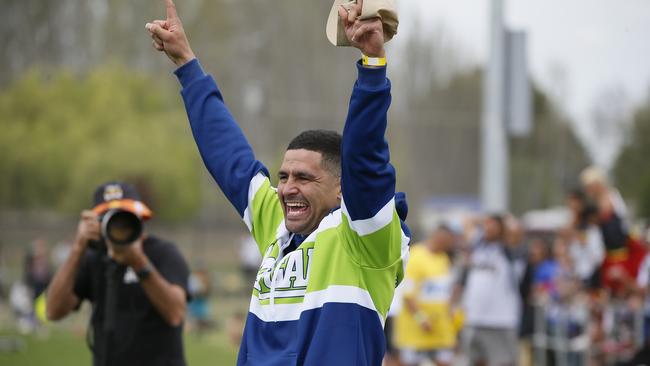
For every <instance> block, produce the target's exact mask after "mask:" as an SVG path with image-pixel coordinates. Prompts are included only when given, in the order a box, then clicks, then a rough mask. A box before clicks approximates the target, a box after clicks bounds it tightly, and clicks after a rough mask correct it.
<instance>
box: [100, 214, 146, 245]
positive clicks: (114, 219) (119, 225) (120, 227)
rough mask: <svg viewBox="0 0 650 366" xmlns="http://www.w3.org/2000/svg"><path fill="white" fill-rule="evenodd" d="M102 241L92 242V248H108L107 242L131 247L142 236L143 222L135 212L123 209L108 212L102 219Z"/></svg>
mask: <svg viewBox="0 0 650 366" xmlns="http://www.w3.org/2000/svg"><path fill="white" fill-rule="evenodd" d="M99 221H100V227H101V235H102V240H100V241H95V240H91V241H90V242H89V245H90V247H91V248H95V249H104V248H106V240H109V241H110V242H111V243H113V244H115V245H130V244H132V243H133V242H135V241H136V240H138V238H140V236H141V235H142V229H143V226H142V220H141V219H140V217H138V215H136V214H134V213H133V212H130V211H127V210H122V209H111V210H108V211H106V213H105V214H103V215H102V216H101V217H100V219H99Z"/></svg>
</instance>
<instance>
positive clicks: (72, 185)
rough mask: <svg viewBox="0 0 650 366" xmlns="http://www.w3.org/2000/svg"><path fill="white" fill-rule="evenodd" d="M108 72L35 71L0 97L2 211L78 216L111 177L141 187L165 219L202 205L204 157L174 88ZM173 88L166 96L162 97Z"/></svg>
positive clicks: (116, 69) (112, 70)
mask: <svg viewBox="0 0 650 366" xmlns="http://www.w3.org/2000/svg"><path fill="white" fill-rule="evenodd" d="M162 86H163V85H161V83H160V82H158V81H156V80H154V79H152V78H150V77H145V76H143V75H141V74H134V73H131V72H129V71H127V70H126V69H125V68H123V67H119V66H115V65H111V66H104V67H100V68H98V69H96V70H95V71H93V72H91V73H89V74H88V75H86V76H84V77H75V76H72V75H71V74H69V73H66V72H58V73H54V74H53V75H52V76H50V77H46V76H45V73H43V72H40V71H37V70H35V71H31V72H28V73H27V74H26V75H25V76H24V77H23V78H22V79H20V80H18V81H16V82H15V83H13V84H12V85H10V86H9V87H8V88H7V89H6V90H5V91H4V92H2V93H0V130H2V131H3V133H2V134H0V171H2V175H1V176H0V206H1V207H4V208H51V209H55V210H59V211H64V212H68V213H76V212H78V211H79V210H80V209H82V208H85V207H88V206H89V203H90V197H91V194H92V190H93V189H94V188H95V187H96V186H97V185H98V184H100V183H102V182H103V181H106V180H108V179H122V180H126V181H130V182H132V183H134V184H136V185H138V186H139V188H140V189H141V190H142V194H143V196H145V200H146V201H147V202H148V203H150V204H151V205H152V206H153V207H152V208H153V209H154V211H156V214H157V216H159V217H161V218H164V219H171V220H173V219H180V218H184V217H187V216H188V215H191V214H192V213H194V212H195V210H196V209H197V207H198V204H199V189H198V187H199V177H200V174H199V171H200V164H199V162H198V154H197V153H196V151H195V148H194V147H193V143H192V140H191V139H190V138H178V136H179V135H180V136H187V135H189V128H188V127H187V124H186V123H184V121H185V120H186V117H185V116H184V113H183V112H182V109H181V105H180V101H179V98H178V97H177V95H176V93H175V91H176V90H175V88H172V87H168V86H166V85H165V87H164V88H163V87H162ZM164 90H168V91H169V92H164Z"/></svg>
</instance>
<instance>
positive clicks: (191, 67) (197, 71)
mask: <svg viewBox="0 0 650 366" xmlns="http://www.w3.org/2000/svg"><path fill="white" fill-rule="evenodd" d="M174 74H176V77H177V78H178V81H179V82H180V83H181V85H182V86H183V88H185V87H187V86H188V85H190V84H191V83H192V82H194V81H196V80H198V79H200V78H202V77H204V76H205V72H204V71H203V68H202V67H201V63H200V62H199V60H198V59H196V58H195V59H193V60H192V61H190V62H188V63H186V64H185V65H183V66H181V67H179V68H178V69H176V71H174Z"/></svg>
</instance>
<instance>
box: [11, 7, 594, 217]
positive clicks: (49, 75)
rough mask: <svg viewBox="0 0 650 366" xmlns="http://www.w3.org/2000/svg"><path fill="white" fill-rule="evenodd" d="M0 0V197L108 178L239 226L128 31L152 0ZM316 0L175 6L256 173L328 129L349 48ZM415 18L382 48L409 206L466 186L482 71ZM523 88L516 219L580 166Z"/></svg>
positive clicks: (341, 112) (569, 137)
mask: <svg viewBox="0 0 650 366" xmlns="http://www.w3.org/2000/svg"><path fill="white" fill-rule="evenodd" d="M6 2H7V4H6V9H7V11H6V12H4V13H3V15H0V18H2V19H1V20H2V21H0V31H3V32H4V33H3V34H5V37H4V38H3V39H2V40H1V41H0V52H2V54H3V55H8V57H3V58H2V59H0V70H5V71H4V72H2V73H0V90H1V92H0V93H1V95H2V99H1V100H2V102H1V104H0V118H1V120H2V121H1V122H0V123H2V128H3V129H4V130H5V131H7V132H6V133H4V134H3V135H2V137H0V139H2V147H1V149H3V151H2V152H3V154H2V157H1V158H0V159H2V160H0V161H1V163H0V164H1V165H0V168H1V169H2V171H3V173H4V174H2V176H1V177H0V207H11V208H36V207H45V208H52V209H54V210H57V211H60V212H65V213H73V212H75V211H76V210H78V209H79V208H80V207H85V206H86V205H87V199H88V197H89V192H91V190H92V187H94V186H95V185H96V184H97V183H99V182H100V181H101V180H104V179H108V178H111V177H117V178H121V179H126V180H130V181H133V182H135V183H136V184H138V185H139V186H141V188H143V189H144V190H145V196H146V198H148V199H149V200H151V202H150V203H151V204H152V206H154V208H155V209H156V210H157V212H158V214H159V217H162V218H166V219H171V220H178V219H185V220H181V221H192V220H194V219H198V220H199V221H202V222H206V223H207V222H222V223H232V222H235V221H238V218H237V217H236V215H235V214H234V212H232V210H228V209H223V208H224V207H225V206H226V203H225V201H224V200H223V199H221V198H220V197H218V194H217V195H215V189H214V186H213V183H212V182H210V181H209V179H207V178H205V172H204V170H203V168H202V167H201V165H200V164H199V163H197V162H198V161H199V158H198V157H197V156H198V154H197V153H196V151H195V149H194V148H193V147H192V145H193V141H192V139H191V137H190V132H189V129H188V128H187V127H186V125H187V123H186V122H185V121H186V117H185V116H184V114H183V112H182V102H181V100H180V97H179V96H178V94H177V92H178V86H176V85H175V83H174V78H173V76H172V75H170V71H171V70H172V69H173V68H172V66H171V64H170V63H169V61H168V60H167V59H166V58H165V57H164V56H163V55H160V54H157V53H156V52H155V51H154V50H153V49H152V47H151V44H150V38H149V37H148V35H147V34H146V32H145V31H144V30H143V27H144V23H145V22H146V21H149V20H152V19H156V18H161V17H163V16H164V7H163V6H162V1H147V2H142V1H134V0H119V1H106V0H92V1H82V0H62V1H59V2H56V3H54V2H42V1H37V0H7V1H6ZM330 5H331V4H329V3H328V2H297V3H296V2H293V1H280V2H265V1H253V0H251V1H244V2H241V1H233V0H219V1H207V0H184V1H178V2H177V8H178V11H179V14H180V15H181V17H182V19H183V22H184V25H185V27H186V29H187V33H188V35H189V38H190V41H191V42H192V45H193V48H194V51H195V53H196V54H197V55H198V56H199V58H200V60H201V62H202V64H203V65H204V67H205V68H206V70H207V71H208V72H211V73H213V74H214V75H215V78H216V79H217V81H218V82H219V84H220V86H221V88H222V90H223V91H224V96H225V99H226V102H227V103H228V105H229V107H230V108H231V110H232V112H233V114H234V115H235V117H236V118H237V119H238V120H239V122H240V124H241V126H242V128H243V130H244V132H245V133H246V135H247V137H248V139H249V141H250V142H251V144H252V145H253V147H254V148H255V151H256V153H257V155H258V158H259V159H260V160H262V161H264V162H265V163H266V164H267V165H268V166H269V167H270V168H273V167H276V166H278V164H279V161H280V159H281V156H282V152H283V150H284V148H285V146H286V143H287V142H288V141H289V140H290V139H291V138H292V137H293V136H294V135H295V134H296V133H297V132H298V131H300V130H303V129H307V128H329V129H337V130H340V129H341V128H342V122H343V120H344V118H345V113H346V111H347V99H348V97H349V91H350V89H351V85H352V80H353V79H354V77H355V70H354V67H352V63H353V62H354V61H355V59H356V58H357V53H356V52H355V51H354V50H350V49H348V50H345V49H343V50H342V49H335V48H334V47H332V46H331V45H329V43H328V42H327V40H326V38H325V35H324V24H325V19H326V17H327V14H328V11H329V7H330ZM8 14H12V15H11V16H9V15H8ZM421 26H422V25H421V24H412V25H410V26H409V28H410V30H409V31H407V32H403V33H402V34H400V35H399V36H398V37H396V39H395V40H394V41H392V42H391V43H390V44H389V50H388V52H389V55H390V58H391V68H390V70H389V72H390V77H391V79H392V81H393V96H394V102H393V108H392V109H391V115H390V120H391V124H390V127H389V137H390V139H391V148H392V159H393V162H394V164H395V165H396V166H397V167H398V188H399V189H400V190H403V191H406V192H407V193H408V194H409V200H410V202H411V206H412V207H413V208H415V210H413V211H412V212H413V214H412V215H417V212H418V207H419V206H420V205H422V204H424V202H425V201H426V199H427V198H428V197H430V196H432V195H438V196H444V195H456V196H468V197H476V196H478V178H479V171H480V159H479V155H478V154H479V133H480V108H481V100H482V99H481V98H482V83H481V78H482V76H481V75H482V71H481V69H480V68H478V67H477V66H475V65H474V66H472V62H471V61H468V59H469V58H468V57H467V55H466V50H464V49H462V48H461V46H459V45H458V43H457V42H455V41H454V39H453V35H452V34H449V33H448V32H446V30H445V29H444V27H439V28H437V29H436V30H435V31H434V32H430V31H427V32H418V29H420V27H421ZM61 70H69V71H61ZM534 95H535V98H534V108H535V127H534V132H533V134H531V135H530V136H528V137H526V138H523V139H522V138H519V139H512V141H511V149H510V153H511V155H512V169H511V176H512V177H511V179H512V181H511V186H512V187H513V189H512V196H511V202H512V208H513V211H514V212H516V213H522V212H524V211H525V210H528V209H531V208H539V207H549V206H552V205H557V204H561V203H562V202H563V199H564V193H565V192H566V191H567V190H568V189H569V188H571V187H572V186H573V185H574V184H576V183H577V182H576V180H575V177H576V176H577V173H578V172H579V170H580V169H582V168H583V167H584V166H586V165H588V164H589V159H588V158H587V154H586V153H585V149H584V148H583V146H582V144H581V143H580V142H579V141H578V139H577V138H576V136H575V134H574V132H573V130H572V128H571V127H570V123H569V122H570V121H569V119H568V118H567V117H566V116H565V115H564V113H563V112H562V110H561V107H560V106H558V105H557V103H556V101H555V100H553V99H552V98H550V97H549V96H548V95H547V93H546V92H545V91H544V90H542V89H540V88H538V87H536V88H535V93H534ZM5 141H6V142H5ZM26 141H28V143H26ZM109 155H110V158H108V156H109ZM531 185H534V187H531ZM533 191H534V192H535V193H534V194H533V193H531V192H533ZM215 196H216V197H215ZM416 222H417V217H415V218H414V220H412V222H411V223H412V225H417V223H416Z"/></svg>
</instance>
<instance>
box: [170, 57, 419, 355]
mask: <svg viewBox="0 0 650 366" xmlns="http://www.w3.org/2000/svg"><path fill="white" fill-rule="evenodd" d="M357 67H358V79H357V81H356V83H355V85H354V89H353V91H352V97H351V100H350V107H349V111H348V118H347V120H346V122H345V127H344V130H343V141H342V146H341V190H342V202H341V207H340V208H337V209H335V210H333V211H332V212H331V213H330V214H329V215H327V216H326V217H325V218H324V219H323V220H322V221H321V223H320V224H319V226H318V228H317V229H316V230H315V231H314V232H312V233H311V234H310V235H309V236H307V237H300V236H299V235H294V234H293V233H291V232H289V231H287V229H286V227H285V225H284V215H283V211H282V207H281V204H280V200H279V198H278V195H277V192H276V190H275V188H274V187H272V186H271V182H270V180H269V173H268V170H267V169H266V168H265V167H264V165H263V164H262V163H261V162H259V161H257V160H256V159H255V155H254V154H253V150H252V148H251V146H250V145H249V143H248V142H247V141H246V138H245V137H244V135H243V133H242V131H241V129H240V128H239V126H238V125H237V123H236V122H235V120H234V118H233V117H232V115H231V114H230V112H229V111H228V108H227V107H226V105H225V104H224V101H223V97H222V95H221V92H220V91H219V88H218V87H217V84H216V83H215V81H214V80H213V78H212V77H211V76H209V75H206V74H205V73H204V71H203V70H202V68H201V66H200V64H199V62H198V60H193V61H191V62H189V63H187V64H185V65H183V66H181V67H180V68H179V69H178V70H176V75H177V76H178V78H179V80H180V82H181V85H182V87H183V90H182V92H181V94H182V96H183V100H184V102H185V108H186V110H187V114H188V117H189V120H190V125H191V129H192V133H193V135H194V139H195V140H196V144H197V146H198V148H199V152H200V154H201V157H202V158H203V162H204V163H205V165H206V167H207V168H208V170H209V171H210V173H211V174H212V176H213V177H214V179H215V180H216V182H217V184H218V185H219V187H220V188H221V190H222V191H223V192H224V194H225V195H226V197H227V198H228V200H229V201H230V202H231V203H232V205H233V206H234V207H235V208H236V209H237V212H238V213H239V215H240V216H241V217H242V219H243V221H244V222H245V224H246V226H247V227H248V228H249V230H250V231H251V234H252V235H253V237H254V238H255V241H256V242H257V244H258V246H259V249H260V253H261V254H262V257H263V260H262V264H261V267H260V270H259V272H258V276H257V280H256V282H255V284H254V288H253V293H252V297H251V303H250V308H249V313H248V317H247V320H246V326H245V329H244V335H243V339H242V343H241V347H240V351H239V358H238V361H237V364H238V365H278V366H279V365H282V366H286V365H337V366H344V365H354V366H359V365H381V362H382V358H383V354H384V349H385V340H384V335H383V331H382V330H383V324H384V319H385V317H386V313H387V312H388V307H389V306H390V303H391V300H392V298H393V292H394V289H395V286H396V285H397V283H399V282H400V281H401V279H402V276H403V274H404V266H405V261H406V257H407V256H408V243H409V241H410V238H409V237H410V234H409V231H408V228H407V227H406V225H405V224H404V222H403V220H404V219H405V217H406V201H405V199H404V196H403V195H402V194H397V195H396V193H395V169H394V168H393V166H392V165H391V164H390V162H389V150H388V144H387V142H386V140H385V137H384V134H385V131H386V125H387V112H388V108H389V106H390V100H391V96H390V81H389V80H388V79H387V78H386V68H385V67H382V68H365V67H363V66H361V65H360V64H358V65H357ZM290 245H291V246H295V247H297V248H296V249H294V250H292V251H288V250H285V249H286V248H287V247H289V246H290Z"/></svg>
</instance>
